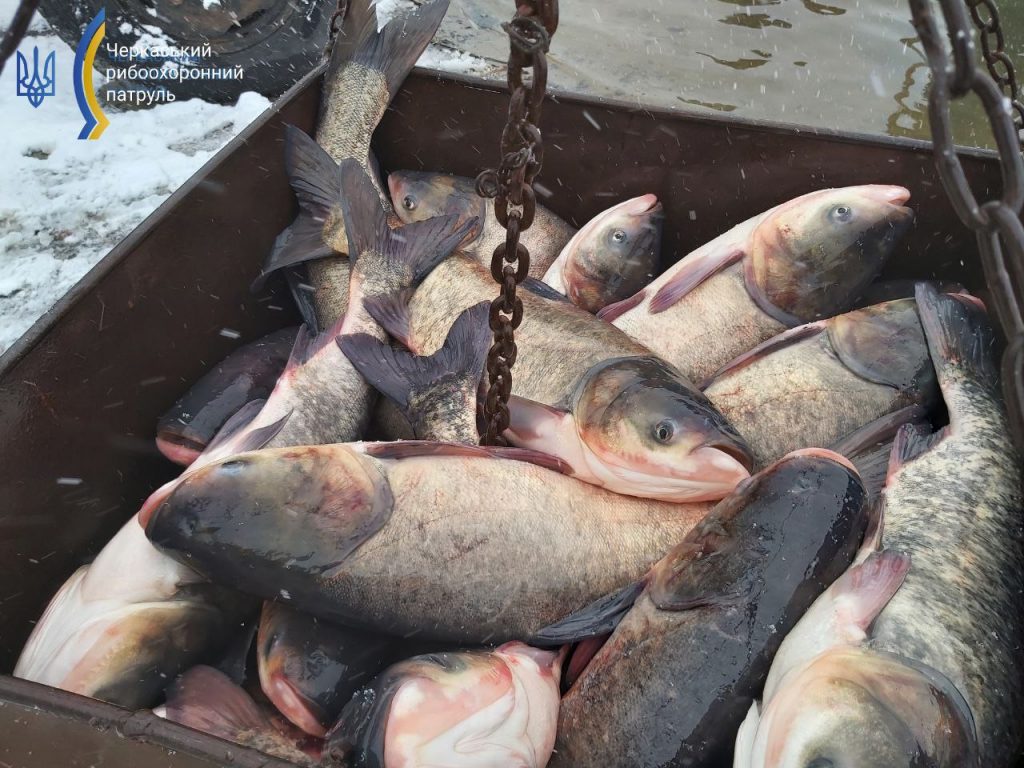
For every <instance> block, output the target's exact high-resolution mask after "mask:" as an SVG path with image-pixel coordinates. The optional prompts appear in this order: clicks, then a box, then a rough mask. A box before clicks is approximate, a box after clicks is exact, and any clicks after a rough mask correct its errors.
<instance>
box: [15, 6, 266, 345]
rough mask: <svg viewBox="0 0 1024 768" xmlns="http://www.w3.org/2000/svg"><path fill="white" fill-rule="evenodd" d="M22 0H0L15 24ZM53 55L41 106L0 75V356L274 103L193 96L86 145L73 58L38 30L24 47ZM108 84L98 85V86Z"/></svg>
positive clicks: (135, 114)
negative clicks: (53, 82)
mask: <svg viewBox="0 0 1024 768" xmlns="http://www.w3.org/2000/svg"><path fill="white" fill-rule="evenodd" d="M15 5H16V0H0V18H4V17H7V18H10V16H11V15H12V14H13V12H14V6H15ZM34 45H38V46H39V52H40V57H45V56H46V55H48V54H49V52H50V51H56V52H57V92H56V95H54V96H52V97H48V98H47V99H46V100H45V101H43V103H42V105H40V106H39V107H38V108H37V109H34V108H33V107H32V106H31V105H30V104H29V103H28V102H27V101H26V100H25V99H24V98H22V97H19V96H17V95H16V89H15V83H14V80H15V77H16V68H15V67H14V66H8V67H5V68H4V72H3V74H2V75H0V114H2V115H3V116H4V126H3V129H2V131H3V141H2V142H0V168H3V171H4V182H3V184H2V185H0V352H2V351H3V350H5V349H6V348H7V347H9V346H10V345H11V343H13V342H14V341H15V340H16V339H17V338H18V337H19V336H20V335H21V334H22V333H24V332H25V330H27V329H28V327H29V326H30V325H31V324H32V323H33V322H34V321H35V320H36V318H37V317H39V316H40V315H42V314H43V313H45V312H46V311H47V310H49V309H50V307H52V306H53V304H54V302H55V301H57V300H58V299H59V298H60V297H61V296H63V295H64V293H65V292H66V291H67V290H68V289H69V288H70V287H71V286H72V285H74V283H76V282H77V281H78V280H80V279H81V278H82V277H83V276H84V275H85V273H86V272H88V271H89V269H90V268H91V267H92V266H93V265H94V264H95V263H96V262H97V261H99V259H100V258H102V257H103V256H104V255H105V254H106V253H107V252H108V251H109V250H110V249H111V248H112V247H113V246H114V245H116V244H117V243H118V242H119V241H120V240H121V239H122V238H124V237H125V235H127V234H128V233H129V232H131V230H132V229H134V228H135V227H136V226H137V225H138V224H139V223H140V222H141V221H142V220H143V219H144V218H145V217H146V216H147V215H148V214H150V213H151V212H152V211H153V209H155V208H156V207H157V206H158V205H160V203H162V202H163V201H164V199H165V198H166V197H167V196H168V195H169V194H170V193H171V192H173V191H174V190H175V189H177V188H178V187H179V186H180V185H181V184H182V183H184V182H185V180H186V179H188V177H189V176H191V175H192V174H193V173H194V172H195V171H196V170H197V169H198V168H199V167H200V166H201V165H202V164H203V163H204V162H206V161H207V160H208V159H210V157H212V156H213V154H214V153H215V152H216V151H217V150H218V149H220V147H221V146H223V145H224V144H225V143H226V142H227V141H229V140H230V139H231V138H232V137H233V136H234V135H235V134H237V133H238V132H239V131H241V130H242V129H243V128H244V127H245V126H246V125H248V124H249V123H250V122H251V121H252V120H253V119H254V118H256V117H257V116H258V115H259V114H260V113H261V112H263V110H265V109H266V108H267V107H268V106H269V102H268V100H267V99H266V98H264V97H263V96H260V95H259V94H256V93H246V94H243V95H242V96H241V98H239V100H238V104H237V105H236V106H234V107H232V106H222V105H217V104H208V103H206V102H204V101H200V100H198V99H192V100H189V101H176V102H174V103H171V104H160V105H158V106H156V107H154V108H152V109H149V110H138V111H131V112H117V111H115V110H114V109H112V108H110V107H109V106H105V105H104V109H105V111H106V113H107V117H108V118H110V127H109V128H107V130H106V132H105V133H104V134H103V136H102V137H101V138H100V139H98V140H97V141H79V140H78V132H79V131H80V130H81V128H82V116H81V114H80V113H79V111H78V105H77V103H76V101H75V94H74V86H73V83H72V78H71V76H70V73H71V71H72V69H73V66H74V52H73V51H72V50H71V49H70V48H69V47H68V46H67V45H65V44H64V43H63V42H61V41H60V40H59V39H58V38H56V37H54V36H52V35H47V36H40V35H31V36H29V37H27V38H26V39H25V40H24V41H23V42H22V44H21V46H19V48H20V49H21V50H26V49H27V50H31V47H32V46H34ZM101 79H102V78H97V81H100V80H101Z"/></svg>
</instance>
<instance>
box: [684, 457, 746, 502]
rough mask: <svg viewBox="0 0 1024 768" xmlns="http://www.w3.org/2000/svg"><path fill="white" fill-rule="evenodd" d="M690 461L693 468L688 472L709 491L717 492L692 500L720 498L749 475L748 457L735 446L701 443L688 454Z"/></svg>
mask: <svg viewBox="0 0 1024 768" xmlns="http://www.w3.org/2000/svg"><path fill="white" fill-rule="evenodd" d="M690 461H691V462H692V463H693V465H694V469H693V471H692V472H691V473H689V474H692V475H693V476H694V477H695V478H698V479H699V481H700V484H701V485H704V486H706V487H707V488H708V492H709V493H716V494H718V495H715V496H707V497H705V498H702V499H696V498H695V499H694V501H710V500H714V499H718V498H721V497H722V496H725V495H726V494H728V493H730V492H731V491H732V489H733V488H735V487H736V486H737V485H739V484H740V483H741V482H743V481H744V480H746V479H747V478H748V477H750V467H751V461H750V457H749V456H748V455H746V454H745V453H743V452H742V451H741V450H740V449H739V448H738V447H737V446H732V445H716V444H709V445H702V446H700V447H699V448H698V449H697V450H695V451H693V453H691V454H690Z"/></svg>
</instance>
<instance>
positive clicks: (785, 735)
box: [754, 648, 977, 768]
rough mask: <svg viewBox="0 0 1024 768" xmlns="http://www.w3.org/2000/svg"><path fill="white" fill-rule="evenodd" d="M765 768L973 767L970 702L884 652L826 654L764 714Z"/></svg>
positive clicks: (934, 676)
mask: <svg viewBox="0 0 1024 768" xmlns="http://www.w3.org/2000/svg"><path fill="white" fill-rule="evenodd" d="M754 747H755V750H754V753H755V763H756V762H757V756H758V755H759V754H760V755H761V756H762V760H763V763H758V764H763V765H764V768H918V767H919V766H930V767H934V768H954V766H956V767H957V768H970V767H971V766H976V765H977V747H976V743H975V736H974V724H973V718H972V717H971V713H970V710H969V709H968V707H967V704H966V702H965V701H964V699H963V697H962V696H961V695H960V694H959V692H958V691H957V690H956V689H955V688H954V687H953V685H952V684H951V683H950V682H949V681H948V680H947V679H945V678H944V677H943V676H941V675H940V674H939V673H937V672H936V671H935V670H933V669H931V668H929V667H926V666H924V665H921V664H920V663H918V662H911V661H908V660H906V659H901V658H899V657H895V656H892V655H890V654H886V653H880V652H873V651H869V650H866V649H860V648H851V649H840V650H838V651H833V652H827V653H825V654H823V655H821V656H819V657H817V658H816V659H815V660H814V661H813V662H811V663H810V664H809V666H807V667H805V668H804V669H802V670H801V671H800V672H799V673H797V675H796V676H795V678H794V679H792V681H791V682H790V684H788V685H787V686H786V688H785V689H784V690H783V691H781V692H780V693H779V694H778V697H777V698H776V699H773V700H772V702H771V703H770V704H769V705H768V707H767V709H766V710H765V712H764V716H763V718H762V721H761V724H760V725H759V726H758V733H757V735H756V737H755V742H754Z"/></svg>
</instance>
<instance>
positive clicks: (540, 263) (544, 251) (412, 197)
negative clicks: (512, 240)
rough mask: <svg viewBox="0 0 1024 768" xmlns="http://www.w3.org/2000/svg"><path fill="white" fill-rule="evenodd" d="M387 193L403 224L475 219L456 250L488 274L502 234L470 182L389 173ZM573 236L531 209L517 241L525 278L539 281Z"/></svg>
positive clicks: (422, 174)
mask: <svg viewBox="0 0 1024 768" xmlns="http://www.w3.org/2000/svg"><path fill="white" fill-rule="evenodd" d="M388 191H389V192H390V193H391V201H392V204H393V206H394V210H395V213H396V214H397V215H398V217H399V218H400V219H401V220H402V221H404V222H406V223H411V222H414V221H422V220H423V219H429V218H432V217H434V216H446V215H457V216H458V217H459V220H460V222H462V221H467V220H469V219H470V218H476V219H477V224H476V226H475V227H474V228H473V229H472V230H471V231H470V232H469V234H467V236H466V239H465V240H464V241H463V242H462V244H461V245H460V246H459V250H460V251H461V252H463V253H465V254H467V255H468V256H470V257H471V258H473V259H474V260H476V261H478V262H480V263H481V264H483V265H484V266H486V267H487V268H488V269H490V266H491V257H492V256H493V255H494V249H495V248H496V247H498V245H499V244H500V243H504V242H505V228H504V227H503V226H501V223H500V222H499V221H498V220H497V218H496V217H495V215H494V211H493V210H489V209H490V207H491V206H490V201H488V200H487V199H486V198H483V197H480V196H479V195H478V194H477V193H476V181H475V180H474V179H469V178H466V177H464V176H452V175H450V174H447V173H431V172H424V171H392V172H391V173H389V174H388ZM575 233H576V230H575V229H574V228H573V227H572V226H570V225H569V224H568V223H567V222H566V221H565V220H564V219H562V218H560V217H559V216H557V215H556V214H554V213H552V212H551V211H549V210H548V209H547V208H545V207H544V206H543V205H541V204H540V203H537V207H536V213H535V214H534V219H533V224H532V225H530V228H529V229H526V230H523V233H522V235H521V236H520V238H519V242H520V243H522V244H523V245H525V246H526V248H527V250H529V252H530V276H531V277H533V278H536V279H537V280H540V279H541V278H543V277H544V273H545V272H547V271H548V268H549V267H550V266H551V264H552V263H553V262H554V261H555V259H556V258H558V254H559V252H560V251H561V250H562V249H563V248H564V247H565V245H566V244H567V243H568V242H569V240H570V239H571V238H572V236H573V235H574V234H575Z"/></svg>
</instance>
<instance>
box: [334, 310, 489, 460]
mask: <svg viewBox="0 0 1024 768" xmlns="http://www.w3.org/2000/svg"><path fill="white" fill-rule="evenodd" d="M489 307H490V302H486V301H484V302H481V303H479V304H477V305H476V306H475V307H470V308H469V309H467V310H466V311H465V312H463V313H462V314H461V315H459V317H458V318H457V319H456V320H455V323H454V324H453V325H452V329H451V331H449V333H448V338H447V339H445V342H444V344H443V345H442V347H441V349H439V350H438V351H437V352H436V353H434V354H433V355H430V356H426V355H413V354H412V353H410V352H408V351H406V350H402V349H399V348H397V347H394V346H392V345H390V344H387V343H385V342H382V341H379V340H378V339H375V338H373V337H372V336H368V335H356V336H345V337H342V338H340V339H339V340H338V343H339V345H340V346H341V348H342V350H343V351H344V353H345V356H346V357H348V359H349V360H351V361H352V363H353V365H355V366H356V368H358V369H359V372H360V373H361V374H362V375H363V377H364V378H365V379H366V380H367V381H369V382H370V383H371V384H372V385H373V386H374V387H375V388H376V389H377V390H379V391H380V392H381V393H382V394H383V395H385V396H386V397H388V398H389V399H390V400H391V401H392V402H394V403H395V405H396V406H397V407H398V408H399V409H401V411H402V413H403V414H404V416H405V418H407V419H408V420H409V422H410V424H411V425H412V430H413V436H414V437H415V438H416V439H417V440H437V441H443V442H450V443H464V444H466V445H476V444H477V443H479V442H480V433H479V430H478V427H477V400H478V395H479V392H480V384H481V380H482V378H483V373H484V360H485V358H486V357H487V350H488V348H489V347H490V345H491V330H490V326H489V325H488V322H487V316H488V309H489Z"/></svg>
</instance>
